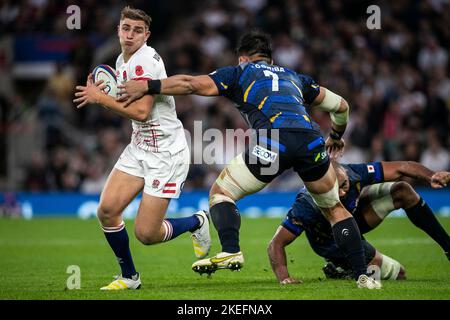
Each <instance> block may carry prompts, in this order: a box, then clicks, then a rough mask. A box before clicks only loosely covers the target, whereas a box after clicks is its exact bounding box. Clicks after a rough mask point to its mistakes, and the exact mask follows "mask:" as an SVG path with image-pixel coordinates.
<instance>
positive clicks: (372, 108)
mask: <svg viewBox="0 0 450 320" xmlns="http://www.w3.org/2000/svg"><path fill="white" fill-rule="evenodd" d="M70 4H73V1H47V0H28V1H8V0H6V1H2V2H1V4H0V30H1V33H0V48H1V47H2V46H3V48H5V47H7V45H6V44H5V43H7V42H11V41H12V42H14V41H15V39H17V38H20V37H23V36H29V35H32V36H38V35H52V36H64V37H70V42H68V43H70V45H68V48H67V50H68V55H67V59H66V60H65V61H59V62H58V63H57V64H56V65H55V66H54V69H53V72H52V73H51V74H50V75H49V77H48V78H45V79H31V80H30V79H17V78H16V77H15V73H14V72H13V70H14V64H15V58H14V55H15V53H14V50H12V52H11V50H10V51H8V50H3V51H0V83H1V86H0V106H1V109H0V110H1V111H0V121H1V128H0V132H1V136H2V138H1V141H0V152H1V154H2V157H1V158H2V160H0V161H1V163H2V164H1V167H2V170H1V171H0V175H1V176H2V177H3V179H2V181H3V183H2V187H3V188H5V189H10V190H30V191H40V190H64V191H82V192H99V191H100V190H101V188H102V186H103V184H104V182H105V179H106V174H107V173H108V172H109V170H110V169H111V167H112V166H113V165H114V163H115V161H116V160H117V158H118V156H119V155H120V153H121V152H122V150H123V148H124V147H125V146H126V144H127V143H128V142H129V139H130V136H131V124H130V121H129V120H126V119H123V118H121V117H119V116H117V115H115V114H113V113H111V112H109V111H107V110H105V109H103V108H102V107H100V106H88V107H85V108H84V109H81V110H76V109H75V107H74V105H73V103H72V98H73V91H74V86H75V85H76V84H83V83H84V82H85V79H86V76H87V74H88V72H89V71H90V70H92V69H93V67H94V66H95V65H98V64H100V63H106V64H109V65H111V66H113V67H114V66H115V59H116V57H117V55H118V54H119V53H120V47H119V43H118V39H117V35H116V26H117V23H118V20H119V13H120V10H121V9H122V8H123V6H124V5H125V4H130V5H133V6H135V7H137V8H141V9H144V10H145V11H146V12H147V13H149V14H150V15H151V16H152V18H153V25H152V26H151V31H152V35H151V37H150V40H149V45H151V46H153V47H154V48H155V49H156V50H157V51H158V52H159V53H160V55H161V56H162V57H163V59H164V61H165V64H166V70H167V73H168V75H173V74H177V73H188V74H199V73H209V72H211V71H213V70H214V69H216V68H218V67H221V66H225V65H230V64H236V63H237V58H236V57H235V55H234V51H233V50H234V48H235V45H236V43H237V40H238V38H239V36H240V34H242V33H243V31H245V30H248V29H251V28H259V29H261V30H263V31H266V32H268V33H270V34H271V36H272V39H273V47H274V60H275V63H276V64H279V65H282V66H286V67H288V68H291V69H293V70H296V71H298V72H301V73H306V74H310V75H312V76H313V77H314V78H315V79H316V80H317V82H318V83H319V84H321V85H323V86H325V87H327V88H329V89H331V90H333V91H334V92H336V93H338V94H340V95H341V96H343V97H345V99H346V100H347V101H349V103H350V106H351V120H350V125H349V127H348V130H347V133H346V142H347V149H346V153H345V155H344V157H343V158H342V159H341V161H342V162H364V161H372V160H373V161H377V160H399V159H401V160H414V161H420V162H421V163H423V164H424V165H426V166H428V167H430V168H431V169H433V170H443V169H450V153H449V151H448V149H449V146H450V135H449V126H450V77H449V75H450V67H449V61H448V60H449V57H448V55H449V43H450V28H449V26H450V2H449V1H444V0H428V1H425V0H424V1H419V0H417V1H408V0H398V1H375V2H373V3H370V2H366V1H332V0H329V1H325V0H323V1H313V0H305V1H303V0H302V1H296V0H280V1H271V0H242V1H238V0H230V1H206V0H205V1H200V0H197V1H181V0H175V1H128V2H126V3H125V2H123V1H115V0H109V1H101V2H99V1H91V0H85V1H76V4H77V5H79V7H80V8H81V18H82V20H81V21H82V22H81V26H82V28H81V30H67V28H66V19H67V17H68V15H67V14H66V8H67V7H68V6H69V5H70ZM370 4H378V5H379V6H380V8H381V19H382V20H381V29H380V30H369V29H368V28H367V27H366V20H367V18H368V16H369V15H368V14H367V13H366V8H367V7H368V6H369V5H370ZM93 39H94V40H93ZM176 103H177V112H178V116H179V118H180V119H181V121H182V122H183V124H184V126H185V129H187V130H189V131H190V132H192V131H193V127H194V121H197V120H198V121H202V126H203V129H207V128H218V129H220V130H222V131H224V130H225V129H226V128H242V129H244V130H245V129H247V125H246V123H245V122H244V120H243V119H242V118H241V116H240V114H239V112H238V111H237V110H236V109H235V108H234V107H233V106H232V105H231V104H230V103H229V102H228V101H226V100H224V99H223V98H201V97H195V96H191V97H177V98H176ZM313 117H314V118H315V119H316V121H317V122H318V123H319V124H320V125H321V127H322V129H323V132H324V134H327V133H328V130H329V118H328V116H327V115H325V114H323V113H320V112H313ZM225 151H226V152H228V153H227V157H226V158H227V159H230V158H231V157H232V156H234V154H235V150H225ZM222 167H223V163H222V164H217V165H205V164H203V165H192V166H191V170H190V174H189V178H188V181H187V182H186V186H185V190H186V189H187V190H189V189H197V188H200V189H208V188H209V187H210V185H211V184H212V182H213V181H214V180H215V179H216V177H217V175H218V174H219V172H220V170H221V169H222ZM298 187H299V179H298V178H297V176H295V175H293V174H292V173H286V174H284V175H282V176H281V177H279V178H278V179H277V180H276V181H274V183H273V184H272V185H271V186H270V187H269V190H274V189H276V190H282V191H284V190H296V189H297V188H298Z"/></svg>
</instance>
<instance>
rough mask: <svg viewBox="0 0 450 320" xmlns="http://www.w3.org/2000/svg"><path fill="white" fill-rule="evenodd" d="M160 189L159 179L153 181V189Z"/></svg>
mask: <svg viewBox="0 0 450 320" xmlns="http://www.w3.org/2000/svg"><path fill="white" fill-rule="evenodd" d="M158 187H159V180H158V179H155V180H153V183H152V188H153V189H157V188H158Z"/></svg>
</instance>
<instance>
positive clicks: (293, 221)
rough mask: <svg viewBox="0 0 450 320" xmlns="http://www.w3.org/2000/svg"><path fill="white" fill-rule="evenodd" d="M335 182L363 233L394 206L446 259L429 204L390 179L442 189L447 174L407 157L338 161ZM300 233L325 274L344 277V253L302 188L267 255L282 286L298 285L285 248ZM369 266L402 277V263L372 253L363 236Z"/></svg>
mask: <svg viewBox="0 0 450 320" xmlns="http://www.w3.org/2000/svg"><path fill="white" fill-rule="evenodd" d="M333 165H334V167H335V170H336V173H337V176H338V181H339V196H340V198H341V202H342V203H343V204H344V206H345V207H346V208H347V209H348V210H349V211H350V212H352V214H353V216H354V217H355V220H356V222H357V223H358V227H359V230H360V231H361V233H362V234H364V233H367V232H369V231H371V230H373V229H374V228H376V227H377V226H378V225H379V224H380V223H381V222H382V221H383V220H384V218H385V217H386V216H387V215H388V214H389V213H390V212H391V211H393V210H394V209H400V208H402V209H404V210H405V212H406V214H407V217H408V218H409V220H411V222H412V223H413V224H414V225H415V226H416V227H418V228H420V229H422V230H423V231H425V232H426V233H427V234H428V235H429V236H430V237H431V238H433V239H434V240H435V241H436V242H437V243H438V244H439V245H440V246H441V248H442V249H443V250H444V252H445V254H446V256H447V258H449V259H450V257H449V250H450V238H449V236H448V234H447V232H446V231H445V230H444V229H443V228H442V226H441V225H440V224H439V222H438V220H437V219H436V217H435V216H434V214H433V212H432V211H431V209H430V207H429V206H428V205H427V204H426V202H425V201H424V200H423V199H422V198H421V197H420V196H419V195H418V194H417V193H416V192H415V191H414V189H413V188H412V187H411V185H409V184H408V183H406V182H404V181H397V182H393V181H395V180H398V179H401V178H404V177H410V178H416V179H421V180H425V181H427V182H429V183H430V184H431V186H432V187H433V188H442V187H444V186H446V185H447V183H448V181H450V172H444V171H443V172H437V173H434V172H433V171H431V170H429V169H428V168H426V167H424V166H423V165H421V164H419V163H416V162H409V161H394V162H381V163H380V162H374V163H369V164H349V165H340V164H338V163H337V162H334V163H333ZM303 231H305V233H306V236H307V238H308V241H309V243H310V245H311V247H312V249H313V250H314V251H315V252H316V253H317V254H318V255H319V256H321V257H323V258H325V259H326V260H327V261H328V263H327V265H326V266H325V267H324V268H323V270H324V272H325V275H326V276H327V277H329V278H346V277H348V276H350V275H351V268H350V265H349V263H348V261H347V258H346V256H345V255H344V254H343V252H342V251H341V250H340V249H339V248H338V246H337V245H336V243H335V241H334V238H333V234H332V231H331V227H330V224H329V223H328V221H327V220H326V219H325V218H324V217H323V215H322V214H321V211H320V210H319V208H318V207H317V206H316V204H315V203H314V201H313V198H312V197H311V196H310V195H309V193H308V192H307V191H306V189H302V190H300V192H299V194H298V195H297V199H296V201H295V203H294V205H293V206H292V208H291V210H290V211H289V213H288V214H287V216H286V218H285V219H284V221H283V222H282V224H281V225H280V226H279V227H278V229H277V231H276V233H275V235H274V237H273V239H272V240H271V241H270V244H269V248H268V254H269V259H270V263H271V266H272V269H273V271H274V273H275V275H276V277H277V279H278V280H279V281H280V283H282V284H288V283H299V282H300V281H299V280H297V279H294V278H291V277H290V275H289V272H288V269H287V263H286V252H285V247H286V246H287V245H289V244H290V243H292V242H293V241H294V240H295V239H296V238H297V237H298V236H300V234H301V233H302V232H303ZM362 242H363V247H364V250H365V252H366V262H367V264H368V265H376V266H378V267H380V271H381V272H380V276H381V279H384V280H386V279H404V278H405V269H404V268H403V267H402V266H401V264H400V263H399V262H397V261H395V260H394V259H392V258H389V257H388V256H385V255H383V254H382V253H380V252H379V251H377V250H376V249H375V248H374V247H373V246H372V245H370V243H368V242H367V241H365V240H364V239H363V240H362Z"/></svg>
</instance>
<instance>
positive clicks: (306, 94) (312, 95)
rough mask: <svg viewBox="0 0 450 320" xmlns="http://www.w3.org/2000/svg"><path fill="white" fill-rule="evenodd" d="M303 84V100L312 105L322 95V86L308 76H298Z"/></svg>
mask: <svg viewBox="0 0 450 320" xmlns="http://www.w3.org/2000/svg"><path fill="white" fill-rule="evenodd" d="M298 77H299V79H300V82H301V83H302V93H303V98H304V99H305V102H306V103H307V104H311V103H312V102H313V101H314V99H316V97H317V96H318V95H319V93H320V86H319V85H318V84H317V83H316V81H314V79H313V78H311V77H310V76H308V75H305V74H298Z"/></svg>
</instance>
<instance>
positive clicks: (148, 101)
mask: <svg viewBox="0 0 450 320" xmlns="http://www.w3.org/2000/svg"><path fill="white" fill-rule="evenodd" d="M103 87H104V85H103V84H102V82H101V81H99V82H97V83H93V81H92V74H89V76H88V80H87V82H86V86H77V87H76V90H77V92H76V93H75V97H76V99H74V100H73V102H74V103H77V104H78V105H77V108H78V109H79V108H82V107H84V106H85V105H87V104H89V103H92V104H100V105H103V106H105V107H106V108H108V109H110V110H112V111H114V112H116V113H118V114H120V115H121V116H123V117H126V118H129V119H132V120H136V121H141V122H143V121H146V120H147V119H148V118H149V116H150V113H151V111H152V106H153V100H154V97H153V96H145V97H142V98H140V99H139V100H137V101H134V102H132V104H131V105H130V108H126V109H125V108H124V105H125V103H124V102H119V101H116V100H115V99H114V98H113V97H111V96H109V95H107V94H105V93H104V92H102V91H101V89H103Z"/></svg>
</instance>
